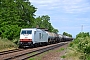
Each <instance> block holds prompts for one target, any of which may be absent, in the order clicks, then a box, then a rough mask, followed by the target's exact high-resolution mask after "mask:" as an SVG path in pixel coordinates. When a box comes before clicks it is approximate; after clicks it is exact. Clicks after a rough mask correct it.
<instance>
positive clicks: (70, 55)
mask: <svg viewBox="0 0 90 60" xmlns="http://www.w3.org/2000/svg"><path fill="white" fill-rule="evenodd" d="M66 59H67V60H72V59H74V60H90V37H83V38H76V39H75V40H74V41H73V42H71V43H70V45H69V47H68V50H67V53H66Z"/></svg>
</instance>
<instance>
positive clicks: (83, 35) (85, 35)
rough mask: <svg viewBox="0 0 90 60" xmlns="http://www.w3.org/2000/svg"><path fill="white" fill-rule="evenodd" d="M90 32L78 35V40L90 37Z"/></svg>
mask: <svg viewBox="0 0 90 60" xmlns="http://www.w3.org/2000/svg"><path fill="white" fill-rule="evenodd" d="M89 36H90V35H89V32H80V33H79V34H77V35H76V38H80V37H81V38H83V37H89Z"/></svg>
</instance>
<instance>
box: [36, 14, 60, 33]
mask: <svg viewBox="0 0 90 60" xmlns="http://www.w3.org/2000/svg"><path fill="white" fill-rule="evenodd" d="M34 27H37V28H46V29H48V30H49V31H50V32H54V33H58V30H57V29H54V28H53V26H52V25H51V23H50V17H49V16H48V15H43V16H41V17H40V16H39V17H37V18H36V20H35V24H34Z"/></svg>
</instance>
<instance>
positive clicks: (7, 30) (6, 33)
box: [0, 25, 21, 40]
mask: <svg viewBox="0 0 90 60" xmlns="http://www.w3.org/2000/svg"><path fill="white" fill-rule="evenodd" d="M20 29H21V28H20V27H18V26H17V25H11V26H9V25H5V26H3V27H1V28H0V33H1V37H2V38H8V39H10V40H12V39H14V38H19V32H20Z"/></svg>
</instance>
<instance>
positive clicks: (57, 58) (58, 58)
mask: <svg viewBox="0 0 90 60" xmlns="http://www.w3.org/2000/svg"><path fill="white" fill-rule="evenodd" d="M67 46H68V44H66V45H64V46H61V47H59V48H56V49H54V50H50V51H48V52H45V53H43V54H40V55H38V56H36V57H33V59H29V60H65V59H64V58H65V53H66V50H67Z"/></svg>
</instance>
